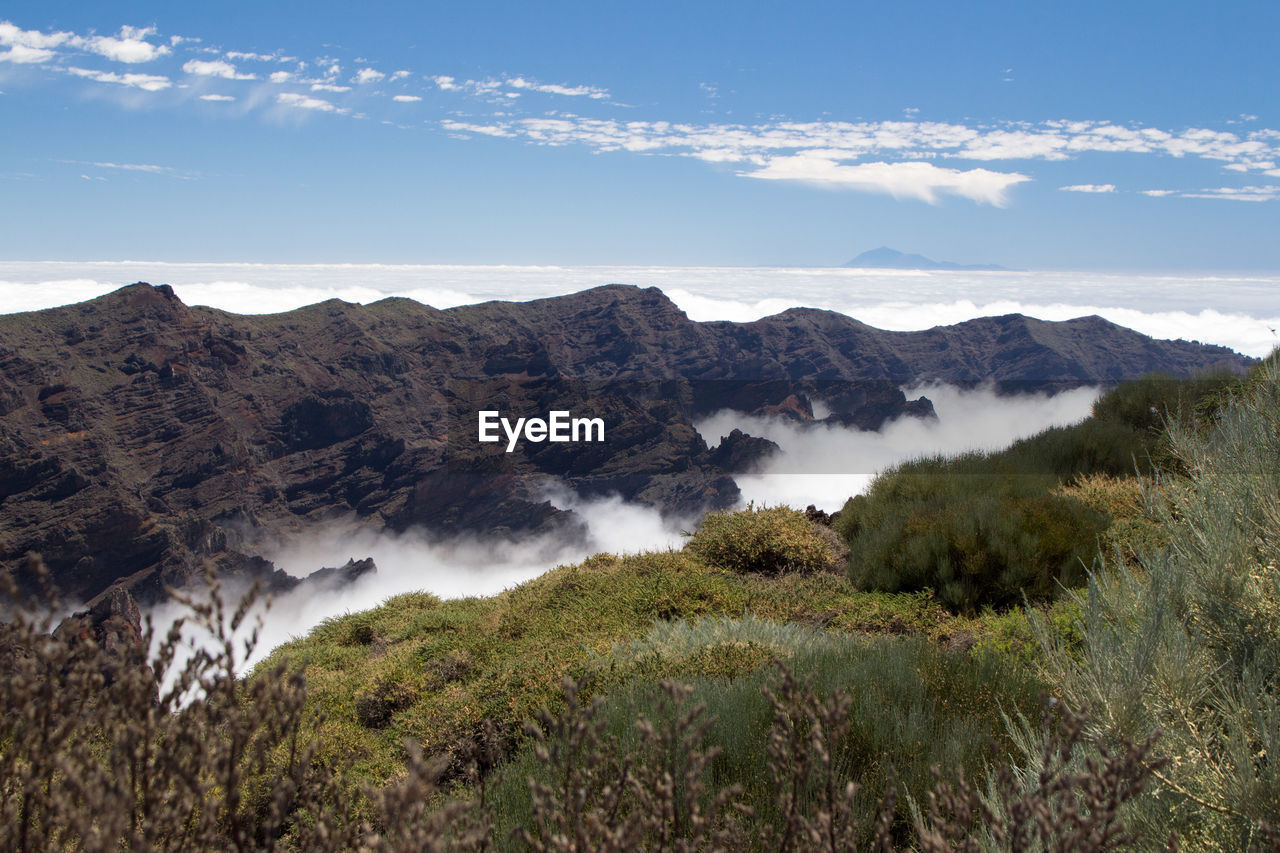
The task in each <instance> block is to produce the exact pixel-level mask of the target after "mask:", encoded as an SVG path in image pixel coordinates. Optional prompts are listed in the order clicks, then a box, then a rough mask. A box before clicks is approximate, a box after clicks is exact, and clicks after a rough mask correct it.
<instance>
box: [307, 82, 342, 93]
mask: <svg viewBox="0 0 1280 853" xmlns="http://www.w3.org/2000/svg"><path fill="white" fill-rule="evenodd" d="M311 91H313V92H350V91H351V87H350V86H340V85H338V84H337V83H312V84H311Z"/></svg>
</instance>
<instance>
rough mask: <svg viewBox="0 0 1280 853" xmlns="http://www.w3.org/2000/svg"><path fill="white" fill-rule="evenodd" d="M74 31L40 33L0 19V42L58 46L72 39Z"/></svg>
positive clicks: (26, 45) (31, 45)
mask: <svg viewBox="0 0 1280 853" xmlns="http://www.w3.org/2000/svg"><path fill="white" fill-rule="evenodd" d="M75 38H76V36H75V34H74V33H65V32H55V33H42V32H40V31H39V30H24V29H21V28H20V27H18V26H17V25H16V24H13V23H10V22H9V21H0V44H2V45H20V46H22V47H34V48H47V47H59V46H61V45H63V44H66V43H67V42H70V41H74V40H75Z"/></svg>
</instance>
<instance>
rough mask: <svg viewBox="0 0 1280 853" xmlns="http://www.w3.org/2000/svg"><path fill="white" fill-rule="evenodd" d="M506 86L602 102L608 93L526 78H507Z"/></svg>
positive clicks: (592, 87)
mask: <svg viewBox="0 0 1280 853" xmlns="http://www.w3.org/2000/svg"><path fill="white" fill-rule="evenodd" d="M506 84H507V85H508V86H510V87H511V88H513V89H525V90H528V91H530V92H542V93H543V94H547V95H566V96H568V97H574V98H579V97H587V98H591V99H593V100H597V101H599V100H604V99H607V98H608V97H609V93H608V92H607V91H605V90H604V89H598V88H596V87H595V86H561V85H558V84H555V83H538V82H537V81H534V80H530V79H528V78H526V77H509V78H507V80H506Z"/></svg>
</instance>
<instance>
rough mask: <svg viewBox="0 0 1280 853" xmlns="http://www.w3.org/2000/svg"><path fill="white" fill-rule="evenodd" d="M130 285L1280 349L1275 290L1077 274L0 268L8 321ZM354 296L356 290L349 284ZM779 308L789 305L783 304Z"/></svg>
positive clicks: (1250, 279) (230, 303)
mask: <svg viewBox="0 0 1280 853" xmlns="http://www.w3.org/2000/svg"><path fill="white" fill-rule="evenodd" d="M134 281H150V282H152V283H155V284H160V283H167V284H171V285H172V286H173V288H174V290H175V291H176V292H177V294H178V296H179V298H181V299H182V300H183V301H184V302H186V303H187V304H189V305H207V306H211V307H214V308H220V309H222V310H225V311H234V312H241V313H246V309H250V310H248V311H247V313H273V312H278V311H288V310H291V309H294V308H299V307H302V306H303V305H309V304H312V303H315V302H321V301H323V300H326V299H333V298H337V299H342V300H345V301H347V302H359V303H369V302H374V301H377V300H379V299H384V298H386V297H388V296H403V297H408V298H410V299H415V300H417V301H419V302H423V303H425V304H428V305H433V306H435V307H436V308H450V307H454V306H457V305H466V304H471V303H476V302H483V301H486V300H491V299H504V300H516V301H521V300H527V299H538V298H544V297H550V296H560V295H564V294H568V293H574V292H577V291H579V290H585V289H587V288H590V287H597V286H599V285H603V284H615V283H621V284H633V285H638V286H641V287H651V286H656V287H659V288H661V289H662V290H663V292H665V293H666V294H667V296H668V297H670V298H671V300H672V301H673V302H675V303H676V305H678V306H679V307H680V308H681V309H682V310H684V311H685V313H686V314H688V316H689V317H690V319H693V320H698V321H707V320H731V321H735V322H747V321H750V320H755V319H758V318H760V317H764V316H768V315H770V314H776V313H778V312H780V311H784V310H786V309H787V308H793V307H807V308H822V309H826V310H831V311H837V312H840V313H842V314H846V315H848V316H851V317H854V318H856V319H858V320H860V321H862V322H864V323H867V324H869V325H872V326H876V327H878V328H882V329H891V330H896V331H909V330H915V329H926V328H930V327H932V326H936V325H950V324H953V323H959V322H962V321H964V320H969V319H973V318H975V317H983V316H992V315H1000V314H1011V313H1020V314H1026V315H1028V316H1031V317H1036V318H1039V319H1042V320H1067V319H1071V318H1072V317H1080V316H1087V315H1091V314H1097V315H1099V316H1101V317H1105V318H1106V319H1108V320H1111V321H1112V322H1114V323H1118V324H1120V325H1122V326H1127V327H1129V328H1132V329H1135V330H1136V331H1139V332H1142V333H1143V334H1145V335H1150V336H1151V337H1155V338H1168V339H1178V338H1181V339H1185V340H1198V341H1201V342H1203V343H1212V344H1219V345H1221V346H1226V347H1230V348H1231V349H1234V350H1236V351H1238V352H1242V353H1244V354H1246V355H1250V356H1254V357H1261V356H1264V355H1266V354H1267V353H1268V352H1270V351H1271V350H1272V349H1273V348H1275V347H1276V346H1277V344H1278V343H1280V339H1278V338H1277V336H1276V333H1275V331H1274V330H1275V329H1277V328H1280V308H1278V307H1277V303H1276V298H1275V294H1276V293H1277V292H1280V277H1276V276H1234V277H1233V276H1192V275H1187V276H1177V275H1128V274H1104V273H1079V272H934V271H929V272H924V271H905V270H861V269H848V268H769V267H728V268H724V267H558V266H536V267H535V266H523V267H518V266H443V265H432V266H426V265H387V264H175V263H153V262H137V261H110V262H97V263H81V262H0V306H3V309H0V311H3V312H4V313H12V312H16V311H33V310H38V309H41V308H51V307H55V306H58V305H67V304H71V303H74V302H81V301H84V300H86V299H92V298H94V297H97V296H101V295H102V294H104V293H108V292H110V291H112V290H115V289H116V288H118V287H121V286H123V285H125V284H127V283H130V282H134ZM354 282H358V284H356V283H354ZM780 294H783V295H780Z"/></svg>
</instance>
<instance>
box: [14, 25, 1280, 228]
mask: <svg viewBox="0 0 1280 853" xmlns="http://www.w3.org/2000/svg"><path fill="white" fill-rule="evenodd" d="M166 57H167V58H168V61H166V62H158V63H157V65H156V66H154V69H155V73H151V74H138V73H131V72H122V71H117V70H113V69H112V68H111V67H110V66H108V67H106V68H103V67H96V68H95V67H91V66H93V65H99V66H102V65H106V62H104V61H103V60H109V61H110V62H118V63H129V64H133V63H143V62H153V61H157V60H161V59H163V58H166ZM0 62H9V63H11V64H16V63H21V64H25V65H28V66H30V67H32V68H34V69H36V71H34V72H33V73H31V74H28V75H24V79H39V78H40V77H41V76H43V74H45V73H47V74H49V75H50V76H54V75H57V76H62V75H68V74H69V75H72V76H74V77H76V78H78V79H81V80H85V81H91V82H93V83H100V84H113V85H117V86H123V87H128V88H131V89H135V90H138V91H143V92H152V93H154V92H160V91H162V90H166V89H171V88H174V87H175V83H174V82H173V81H174V80H179V81H183V83H184V85H183V86H181V87H178V88H177V89H176V90H175V91H174V92H172V93H171V94H170V96H169V97H168V98H167V99H165V102H166V103H171V104H173V105H175V106H176V105H179V104H181V103H185V102H190V101H195V100H202V101H227V100H232V99H235V100H240V101H242V102H243V105H244V108H243V109H238V110H231V111H226V112H227V114H228V116H230V115H232V114H234V115H237V116H239V115H248V114H252V113H254V112H258V111H261V110H263V109H267V110H270V108H271V107H272V106H273V105H278V106H285V107H293V108H296V109H300V110H310V111H314V112H327V113H333V114H343V115H348V116H351V117H366V116H368V117H372V118H377V119H382V120H383V121H385V122H387V123H390V124H398V122H399V117H397V116H392V115H390V114H384V115H377V114H376V113H375V112H374V111H375V110H376V109H378V104H381V105H382V106H381V108H382V109H383V110H390V109H391V107H390V106H389V105H388V103H389V102H394V103H400V104H405V103H420V102H424V101H425V102H426V105H438V106H439V110H440V111H439V112H437V115H438V116H447V117H444V118H441V119H439V120H438V124H436V125H435V126H436V127H437V128H438V129H440V130H442V131H444V132H445V133H447V134H450V135H453V136H474V135H483V136H490V137H498V138H505V139H510V140H513V141H516V142H521V143H524V144H529V145H539V146H582V147H584V148H587V149H589V150H591V151H594V152H613V151H623V152H631V153H635V154H644V155H649V156H671V157H690V158H694V159H698V160H701V161H703V162H705V163H709V164H714V165H716V166H718V167H720V168H723V169H725V170H727V171H730V172H732V173H734V174H737V175H739V176H742V177H748V178H754V179H757V180H774V181H784V182H798V183H804V184H808V185H812V186H819V187H828V188H833V189H845V190H853V191H858V192H871V193H881V194H888V195H892V196H894V197H896V198H902V199H911V200H918V201H925V202H929V203H937V202H938V201H939V200H940V199H943V198H946V197H957V198H964V199H968V200H971V201H973V202H977V203H983V204H991V205H998V206H1002V205H1005V204H1008V203H1009V202H1010V200H1011V198H1012V197H1013V194H1012V192H1011V190H1012V189H1013V188H1014V187H1016V186H1017V185H1018V184H1021V183H1025V182H1027V181H1030V180H1032V179H1033V178H1034V177H1035V171H1034V166H1033V164H1034V163H1037V162H1065V161H1070V160H1075V159H1079V158H1082V157H1086V156H1089V155H1092V154H1104V153H1105V154H1126V155H1134V156H1138V155H1141V156H1145V157H1148V158H1175V159H1199V160H1203V161H1207V162H1209V163H1210V164H1212V165H1214V166H1216V167H1218V168H1221V169H1225V170H1226V171H1227V172H1230V173H1236V174H1237V175H1240V176H1248V177H1247V179H1244V180H1242V181H1241V182H1242V183H1248V184H1250V185H1248V186H1242V187H1235V188H1232V187H1217V188H1210V189H1188V188H1185V187H1184V188H1181V189H1173V188H1169V189H1155V190H1146V191H1142V192H1143V193H1144V194H1145V195H1147V196H1150V197H1161V196H1181V197H1191V198H1215V199H1230V200H1236V201H1255V202H1256V201H1269V200H1272V199H1273V198H1275V197H1276V196H1277V190H1275V189H1274V188H1273V187H1270V186H1267V185H1266V181H1267V180H1268V179H1273V178H1280V131H1277V130H1272V129H1267V128H1259V127H1257V125H1256V124H1255V122H1256V118H1257V117H1256V116H1254V115H1252V114H1246V115H1241V116H1240V118H1239V119H1238V120H1237V119H1231V120H1230V121H1228V122H1226V124H1225V125H1223V126H1224V127H1226V128H1228V129H1226V130H1223V129H1214V128H1205V127H1183V128H1157V127H1146V126H1143V125H1140V124H1138V123H1121V122H1114V121H1088V120H1068V119H1060V120H1050V121H1040V122H1025V121H1003V122H1000V121H993V122H931V121H927V120H922V119H921V118H920V110H919V109H918V108H916V107H905V108H903V112H902V114H903V118H902V119H899V120H886V121H793V120H788V119H786V118H775V119H771V120H768V121H759V122H756V123H727V122H706V121H701V122H672V121H662V120H657V119H655V118H652V117H651V118H650V119H649V120H643V119H639V120H621V119H618V118H614V117H612V116H615V115H617V111H618V109H619V105H618V104H617V102H616V101H614V99H613V96H612V94H611V93H610V92H609V91H608V90H607V89H604V88H601V87H598V86H592V85H586V84H583V83H576V82H558V83H547V82H543V81H541V80H539V79H537V78H536V77H534V76H532V75H528V74H514V73H497V74H495V75H494V76H492V77H486V78H484V79H468V78H465V77H460V76H453V75H448V74H433V75H419V74H415V73H414V72H413V71H411V70H409V69H404V68H401V69H398V70H396V71H394V72H391V73H386V72H383V71H379V70H377V69H376V68H375V67H374V66H375V65H377V64H378V59H377V58H376V57H369V58H365V57H356V58H355V59H354V60H350V61H349V60H348V59H347V58H345V57H335V56H332V55H323V54H322V55H318V56H315V57H312V58H308V59H298V58H296V57H293V56H286V55H284V54H283V52H282V51H275V52H259V51H239V50H230V49H226V48H224V47H223V46H212V45H207V44H204V43H202V42H201V40H200V39H199V38H194V37H187V36H179V35H168V36H161V35H160V34H159V33H158V32H157V31H156V28H155V27H132V26H125V27H121V28H120V30H119V32H118V33H117V34H116V35H113V36H101V35H96V34H94V33H93V32H88V33H81V34H77V33H72V32H63V31H48V32H45V31H40V30H24V29H22V28H20V27H18V26H17V25H16V24H13V23H10V22H8V21H0ZM267 62H270V63H286V62H288V63H294V65H292V66H291V67H287V68H278V67H277V69H276V70H274V71H273V70H271V67H270V66H268V67H262V68H260V70H259V73H256V74H255V73H252V72H249V71H244V70H242V69H241V67H240V66H238V65H237V63H245V64H248V63H267ZM250 67H251V66H250ZM344 67H345V68H346V69H347V70H346V71H345V72H344ZM41 68H46V69H48V71H47V72H41V71H40V70H39V69H41ZM179 69H181V71H179ZM182 73H185V74H187V75H190V76H191V77H205V78H216V79H220V80H222V79H225V80H235V81H256V82H255V83H254V84H253V85H252V86H251V87H246V91H245V92H244V94H243V95H242V96H241V97H239V98H236V97H235V96H234V95H231V94H225V95H224V94H220V93H214V94H211V93H209V92H208V87H204V86H199V85H193V86H189V87H188V86H186V85H185V83H189V82H192V81H189V80H184V78H183V77H182V76H181V75H182ZM1006 73H1011V72H1006ZM371 84H387V86H386V89H384V90H382V91H381V92H380V94H382V95H383V96H384V97H383V98H381V99H379V100H378V101H376V102H372V104H371V101H370V99H369V97H368V94H369V91H370V88H367V87H371ZM701 85H702V87H703V90H704V91H705V92H706V93H707V94H708V95H709V96H710V97H712V98H714V97H715V96H716V95H718V94H719V93H718V90H717V89H716V87H715V86H714V85H712V84H701ZM227 88H230V87H227ZM379 88H381V87H379ZM297 90H302V91H309V92H310V93H311V94H303V93H302V92H301V91H297ZM317 93H324V95H323V97H321V96H318V94H317ZM548 99H557V100H558V102H559V103H560V104H561V105H563V103H565V101H564V99H569V100H570V101H572V102H574V103H575V104H576V105H578V109H579V110H580V111H581V112H582V113H584V114H581V115H577V114H572V113H565V112H561V111H558V110H556V109H552V108H551V106H549V104H548ZM119 100H120V101H122V102H124V103H132V102H137V101H140V100H141V98H140V97H138V96H135V97H130V98H120V99H119ZM444 110H448V112H444ZM591 112H594V115H590V114H587V113H591ZM371 113H374V114H372V115H370V114H371ZM1246 125H1247V127H1246ZM1099 177H1102V176H1101V175H1099ZM1213 180H1214V179H1212V178H1208V179H1206V178H1203V177H1202V178H1199V179H1197V186H1201V187H1203V186H1204V185H1205V183H1206V182H1208V181H1213ZM1224 183H1230V181H1224ZM1055 185H1056V184H1055ZM1059 189H1060V190H1062V191H1065V192H1084V193H1113V192H1116V187H1115V185H1114V184H1111V183H1090V184H1071V185H1067V186H1062V187H1059Z"/></svg>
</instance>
